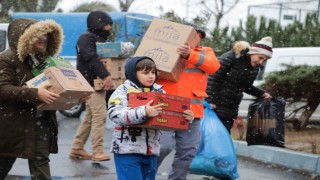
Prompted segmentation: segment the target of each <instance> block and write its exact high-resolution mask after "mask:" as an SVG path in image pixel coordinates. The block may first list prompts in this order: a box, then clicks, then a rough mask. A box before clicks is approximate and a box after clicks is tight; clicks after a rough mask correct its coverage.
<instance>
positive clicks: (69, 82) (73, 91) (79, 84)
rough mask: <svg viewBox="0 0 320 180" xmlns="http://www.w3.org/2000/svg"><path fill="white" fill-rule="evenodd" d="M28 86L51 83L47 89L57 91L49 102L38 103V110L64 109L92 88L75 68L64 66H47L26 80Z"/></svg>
mask: <svg viewBox="0 0 320 180" xmlns="http://www.w3.org/2000/svg"><path fill="white" fill-rule="evenodd" d="M26 84H27V86H28V87H30V88H39V87H43V86H45V85H46V84H49V85H51V86H50V87H49V89H48V90H49V91H51V92H54V93H57V94H59V95H60V97H59V98H58V99H57V100H56V101H55V102H53V103H51V104H46V103H40V104H39V105H37V108H38V109H39V110H66V109H70V108H71V107H73V106H74V105H76V104H78V103H79V99H81V98H84V97H86V96H89V95H90V94H91V93H93V92H94V90H93V88H92V87H91V86H90V84H89V83H88V82H87V80H86V79H85V78H84V77H83V76H82V74H81V73H80V72H79V71H78V70H76V69H71V68H65V67H48V68H46V69H45V70H44V72H43V73H41V74H39V75H38V76H36V77H35V78H33V79H31V80H29V81H28V82H26Z"/></svg>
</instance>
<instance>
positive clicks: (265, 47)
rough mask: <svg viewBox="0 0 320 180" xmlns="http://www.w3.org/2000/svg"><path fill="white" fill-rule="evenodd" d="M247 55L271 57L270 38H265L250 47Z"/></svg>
mask: <svg viewBox="0 0 320 180" xmlns="http://www.w3.org/2000/svg"><path fill="white" fill-rule="evenodd" d="M248 54H263V55H266V56H268V57H269V58H271V57H272V38H271V37H269V36H267V37H264V38H262V39H261V40H260V41H257V42H255V43H253V44H252V45H251V47H250V48H249V52H248Z"/></svg>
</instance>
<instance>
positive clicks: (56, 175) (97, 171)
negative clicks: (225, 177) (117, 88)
mask: <svg viewBox="0 0 320 180" xmlns="http://www.w3.org/2000/svg"><path fill="white" fill-rule="evenodd" d="M57 116H58V121H59V153H58V154H53V155H51V156H50V159H51V162H50V166H51V173H52V176H53V179H57V180H58V179H68V180H69V179H70V180H82V179H95V180H100V179H101V180H116V179H117V175H116V170H115V166H114V162H113V156H112V154H110V153H109V149H110V144H111V143H110V142H111V132H112V129H106V132H105V149H106V152H107V153H108V154H109V155H110V156H111V161H106V162H100V163H95V162H92V161H89V160H77V159H76V160H74V159H70V158H69V157H68V154H69V151H70V148H71V143H72V138H73V136H74V134H75V131H76V130H77V127H78V125H79V123H80V120H79V118H66V117H64V116H62V115H60V113H57ZM107 126H108V127H110V126H111V124H108V125H107ZM86 150H87V151H89V152H92V150H91V149H90V141H89V143H87V145H86ZM172 158H173V154H170V155H169V156H168V157H167V158H166V159H165V161H164V162H163V164H162V165H161V167H160V168H159V171H158V175H157V178H156V179H157V180H164V179H167V175H168V171H169V168H170V162H171V160H172ZM238 173H239V175H240V178H239V180H305V179H309V175H308V174H305V173H303V172H296V171H293V170H292V169H287V168H284V167H279V166H276V165H271V164H264V163H261V162H257V161H253V160H250V159H246V158H243V157H238ZM203 177H204V176H201V175H192V174H190V175H188V180H201V179H203ZM27 179H30V176H29V169H28V163H27V161H26V160H23V159H18V160H17V161H16V163H15V164H14V167H13V168H12V170H11V171H10V173H9V177H7V178H6V180H27Z"/></svg>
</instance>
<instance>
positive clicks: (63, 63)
mask: <svg viewBox="0 0 320 180" xmlns="http://www.w3.org/2000/svg"><path fill="white" fill-rule="evenodd" d="M48 67H67V68H72V69H73V66H72V65H71V63H70V62H69V61H68V60H65V59H63V58H62V57H51V56H50V57H48V58H47V59H45V60H44V62H43V63H42V64H40V65H39V66H37V67H34V68H33V69H32V70H31V72H32V74H33V75H35V76H38V75H39V74H41V73H42V72H43V71H44V70H45V69H46V68H48Z"/></svg>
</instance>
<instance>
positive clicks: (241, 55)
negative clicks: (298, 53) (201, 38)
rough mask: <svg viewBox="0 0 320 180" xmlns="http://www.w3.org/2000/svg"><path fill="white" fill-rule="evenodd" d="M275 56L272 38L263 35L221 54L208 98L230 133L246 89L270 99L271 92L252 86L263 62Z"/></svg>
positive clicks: (208, 90)
mask: <svg viewBox="0 0 320 180" xmlns="http://www.w3.org/2000/svg"><path fill="white" fill-rule="evenodd" d="M271 57H272V38H271V37H264V38H262V39H261V40H260V41H258V42H255V43H254V44H253V45H252V46H251V47H250V45H249V43H248V42H245V41H238V42H236V43H235V44H234V46H233V49H232V50H231V51H229V52H227V53H225V54H223V55H222V56H221V57H219V58H218V59H219V61H220V64H221V67H220V69H219V70H218V71H217V72H216V73H215V74H211V75H209V78H208V84H207V90H206V92H207V94H208V96H209V97H208V98H207V99H206V100H207V101H208V102H209V103H210V104H211V108H212V109H214V111H215V112H216V114H217V115H218V117H219V118H220V120H221V122H222V123H223V124H224V126H225V127H226V129H227V130H228V131H229V133H230V129H231V127H232V125H233V121H234V120H235V119H236V118H237V116H238V109H239V104H240V102H241V100H242V97H243V92H245V93H247V94H250V95H253V96H255V97H259V98H264V99H269V98H271V95H270V94H269V93H266V92H265V91H263V90H261V89H259V88H257V87H255V86H253V82H254V80H255V79H256V76H257V75H258V72H259V67H260V66H262V65H263V64H264V63H265V62H266V61H267V60H268V59H269V58H271Z"/></svg>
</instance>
